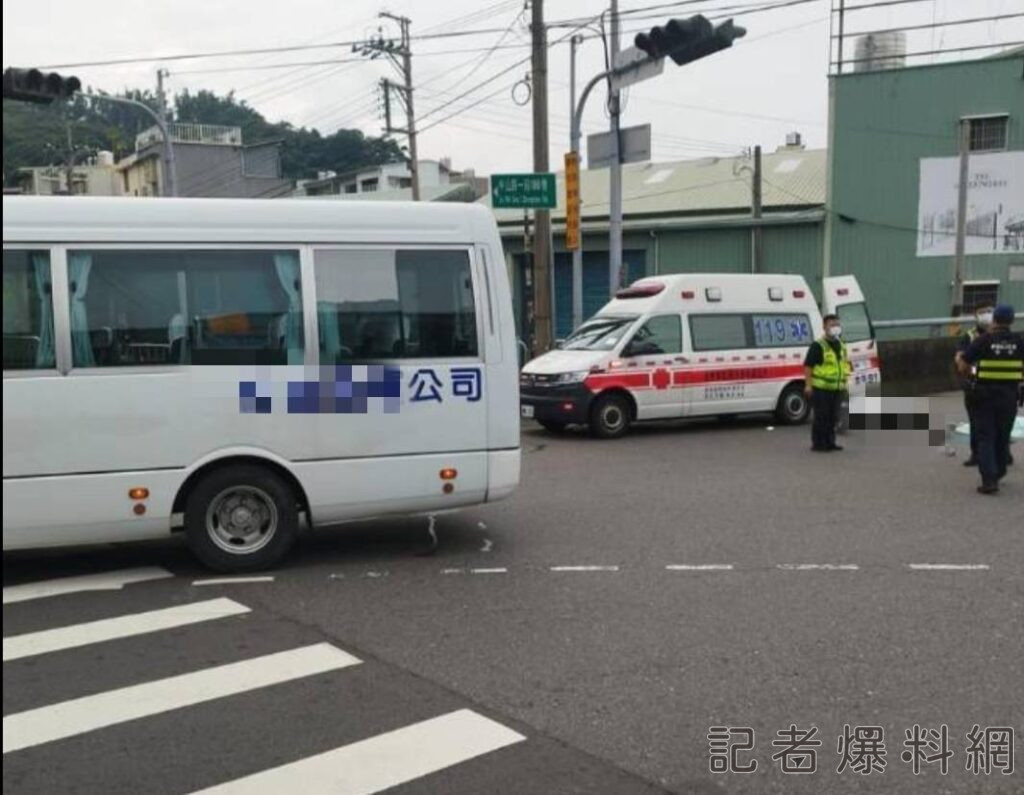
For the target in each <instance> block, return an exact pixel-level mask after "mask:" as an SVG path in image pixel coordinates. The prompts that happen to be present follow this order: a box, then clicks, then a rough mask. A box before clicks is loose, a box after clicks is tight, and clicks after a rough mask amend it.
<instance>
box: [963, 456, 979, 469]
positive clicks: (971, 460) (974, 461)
mask: <svg viewBox="0 0 1024 795" xmlns="http://www.w3.org/2000/svg"><path fill="white" fill-rule="evenodd" d="M964 466H965V467H976V466H978V459H977V458H975V457H974V456H973V455H972V456H971V457H970V458H968V459H967V460H966V461H964Z"/></svg>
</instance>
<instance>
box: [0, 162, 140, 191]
mask: <svg viewBox="0 0 1024 795" xmlns="http://www.w3.org/2000/svg"><path fill="white" fill-rule="evenodd" d="M69 177H70V185H69ZM17 180H18V186H17V187H18V193H20V194H22V195H27V196H54V195H72V196H120V195H121V193H122V188H121V186H122V182H121V175H120V173H119V172H118V170H117V167H116V166H115V165H114V155H113V153H112V152H97V153H96V156H95V157H93V158H91V159H90V160H89V161H88V162H85V163H78V164H76V165H74V166H73V167H70V168H69V167H68V166H65V165H59V164H58V165H52V166H30V167H27V168H20V169H18V175H17Z"/></svg>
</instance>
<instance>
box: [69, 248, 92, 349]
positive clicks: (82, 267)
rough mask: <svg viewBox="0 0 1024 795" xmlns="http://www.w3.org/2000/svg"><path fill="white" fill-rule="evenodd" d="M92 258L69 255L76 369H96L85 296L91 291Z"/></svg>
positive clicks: (87, 255)
mask: <svg viewBox="0 0 1024 795" xmlns="http://www.w3.org/2000/svg"><path fill="white" fill-rule="evenodd" d="M91 270H92V256H91V255H90V254H86V253H84V252H82V251H71V252H69V253H68V282H69V287H70V288H71V352H72V361H73V362H74V366H75V367H95V366H96V358H95V357H94V356H93V352H92V340H91V339H90V338H89V314H88V312H87V311H86V308H85V295H86V293H87V292H88V291H89V272H90V271H91Z"/></svg>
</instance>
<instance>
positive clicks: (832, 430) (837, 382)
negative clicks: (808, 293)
mask: <svg viewBox="0 0 1024 795" xmlns="http://www.w3.org/2000/svg"><path fill="white" fill-rule="evenodd" d="M823 320H824V324H825V335H824V336H823V337H822V338H821V339H819V340H815V341H814V342H812V343H811V346H810V347H809V348H808V349H807V356H806V357H804V394H805V395H806V396H807V399H808V400H810V402H811V407H812V408H813V409H814V422H813V424H812V425H811V449H812V450H814V451H815V452H818V453H828V452H832V451H833V450H842V449H843V448H842V447H840V446H839V445H838V444H836V424H837V422H838V420H839V409H840V406H842V403H843V399H844V398H845V397H846V383H847V380H848V379H849V377H850V372H851V367H850V357H849V355H848V354H847V352H846V345H845V343H844V342H843V340H842V336H843V329H842V326H840V324H839V318H838V317H837V316H836V315H825V317H824V318H823Z"/></svg>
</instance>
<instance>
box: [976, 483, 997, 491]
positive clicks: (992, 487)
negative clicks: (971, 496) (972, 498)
mask: <svg viewBox="0 0 1024 795" xmlns="http://www.w3.org/2000/svg"><path fill="white" fill-rule="evenodd" d="M998 492H999V485H998V484H996V483H982V484H981V485H980V486H978V494H997V493H998Z"/></svg>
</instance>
